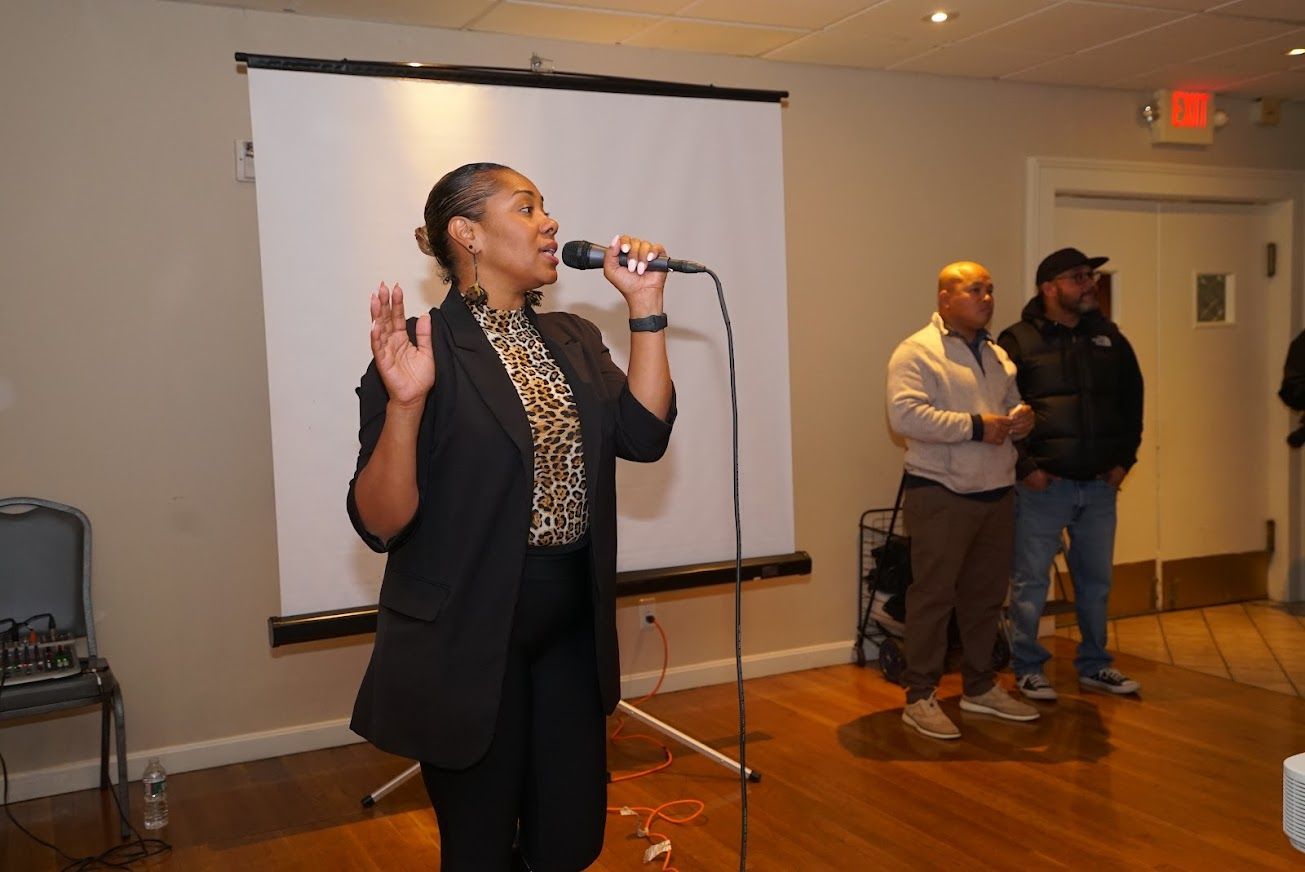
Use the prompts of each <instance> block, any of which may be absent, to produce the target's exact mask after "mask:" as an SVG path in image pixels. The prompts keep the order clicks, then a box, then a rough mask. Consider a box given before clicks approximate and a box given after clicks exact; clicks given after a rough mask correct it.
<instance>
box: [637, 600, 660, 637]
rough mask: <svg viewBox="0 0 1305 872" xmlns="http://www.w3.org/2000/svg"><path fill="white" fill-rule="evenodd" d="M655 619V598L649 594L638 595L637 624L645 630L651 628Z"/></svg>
mask: <svg viewBox="0 0 1305 872" xmlns="http://www.w3.org/2000/svg"><path fill="white" fill-rule="evenodd" d="M656 620H657V605H656V600H655V599H653V598H652V597H650V596H645V597H640V599H639V626H640V627H641V628H642V629H645V630H651V629H652V628H653V623H654V622H656Z"/></svg>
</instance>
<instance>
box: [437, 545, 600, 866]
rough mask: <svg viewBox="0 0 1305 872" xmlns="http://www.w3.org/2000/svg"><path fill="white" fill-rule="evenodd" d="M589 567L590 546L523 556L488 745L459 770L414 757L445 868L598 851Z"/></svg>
mask: <svg viewBox="0 0 1305 872" xmlns="http://www.w3.org/2000/svg"><path fill="white" fill-rule="evenodd" d="M588 565H589V561H588V551H587V549H585V550H581V551H578V552H571V553H568V554H560V555H547V556H541V555H534V554H532V555H530V556H528V557H527V559H526V567H525V571H524V573H523V576H522V580H521V592H520V594H519V595H518V597H517V605H516V612H515V615H514V617H513V623H512V638H511V641H510V643H509V651H508V662H507V672H506V674H505V675H504V677H503V692H502V699H501V700H500V702H499V710H498V720H497V722H496V724H495V727H494V739H493V741H492V742H491V743H490V746H489V750H488V751H487V752H486V754H485V756H484V757H482V758H481V759H480V760H479V761H477V762H476V763H474V764H472V765H471V766H470V767H469V768H467V769H458V770H454V769H445V768H441V767H438V766H433V765H431V764H429V763H422V764H421V774H422V779H423V780H424V781H425V782H426V792H427V793H428V794H429V795H430V800H431V804H432V805H433V806H434V807H435V816H436V818H437V819H438V821H439V828H440V863H441V866H440V868H441V869H442V870H443V872H506V870H510V869H511V870H515V869H521V868H528V869H530V870H532V872H577V870H580V869H584V868H586V867H587V866H589V865H590V864H591V863H592V862H593V861H594V860H595V859H597V857H598V854H599V852H600V851H601V850H602V847H603V829H604V827H605V825H606V820H607V737H606V735H605V723H606V722H605V719H604V716H603V710H602V702H601V700H600V698H599V694H598V668H597V663H596V660H595V654H594V611H593V605H592V598H591V595H590V590H589V572H588ZM514 841H519V854H520V856H519V857H518V856H517V852H516V851H514V849H513V843H514ZM521 860H524V861H525V864H526V865H525V866H522V865H520V864H521Z"/></svg>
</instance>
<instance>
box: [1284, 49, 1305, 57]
mask: <svg viewBox="0 0 1305 872" xmlns="http://www.w3.org/2000/svg"><path fill="white" fill-rule="evenodd" d="M1287 54H1288V56H1290V57H1293V58H1294V57H1298V56H1300V55H1305V48H1289V49H1287Z"/></svg>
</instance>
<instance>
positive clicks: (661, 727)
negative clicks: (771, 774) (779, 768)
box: [362, 700, 761, 808]
mask: <svg viewBox="0 0 1305 872" xmlns="http://www.w3.org/2000/svg"><path fill="white" fill-rule="evenodd" d="M616 710H617V711H618V712H621V713H622V714H625V715H629V716H630V717H632V718H634V719H635V720H637V721H640V722H642V723H643V724H645V725H646V726H649V727H652V728H653V729H654V730H657V731H658V732H659V733H661V734H662V735H664V736H669V737H670V738H672V739H674V740H675V741H677V742H679V743H680V744H681V745H684V746H685V747H686V748H688V749H689V750H691V751H697V752H698V753H699V754H701V755H702V756H704V757H706V758H707V759H708V760H711V761H712V762H713V763H719V764H720V765H721V766H724V767H725V768H726V769H729V770H730V771H731V772H733V773H734V774H735V775H740V776H742V775H746V776H747V779H748V781H750V782H752V783H753V784H756V783H757V782H758V781H760V780H761V773H760V772H757V771H756V770H755V769H752V768H751V767H748V768H746V769H743V768H741V767H740V766H739V762H738V761H737V760H735V759H734V758H733V757H729V756H727V755H725V754H722V753H721V752H719V751H717V750H716V749H715V748H713V747H711V746H710V745H707V744H705V743H704V742H702V741H700V740H698V739H695V738H693V737H692V736H690V735H689V734H687V733H684V732H681V731H680V730H677V729H675V727H672V726H671V725H670V724H668V723H666V722H665V721H663V720H659V719H657V718H655V717H653V716H652V715H650V714H648V713H647V712H645V711H643V710H642V709H638V708H635V707H634V706H632V705H630V704H629V703H628V702H626V701H625V700H621V701H620V702H618V703H617V704H616ZM420 772H421V764H420V763H414V764H412V765H411V766H409V767H408V768H407V769H405V770H403V771H402V772H400V773H399V774H398V775H396V776H395V777H394V778H391V779H390V780H389V781H387V782H385V783H384V784H382V785H381V786H380V787H378V788H376V789H375V790H373V791H372V792H371V793H369V794H367V795H366V796H364V797H363V798H362V806H363V808H371V807H372V806H374V805H375V804H376V801H377V800H378V799H380V798H381V797H383V796H385V794H387V793H390V792H391V791H393V790H394V789H395V788H397V787H398V786H399V785H401V784H403V783H404V782H405V781H407V780H408V779H409V778H412V777H413V776H414V775H417V774H418V773H420Z"/></svg>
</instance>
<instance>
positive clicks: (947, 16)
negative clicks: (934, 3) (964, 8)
mask: <svg viewBox="0 0 1305 872" xmlns="http://www.w3.org/2000/svg"><path fill="white" fill-rule="evenodd" d="M959 14H960V13H957V12H944V11H943V10H941V9H939V10H938V11H937V12H935V13H933V14H932V15H930V16H928V17H927V18H925V19H924V20H925V21H928V22H931V23H933V24H945V23H947V22H948V21H951V20H952V19H953V18H955V17H956V16H957V15H959Z"/></svg>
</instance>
